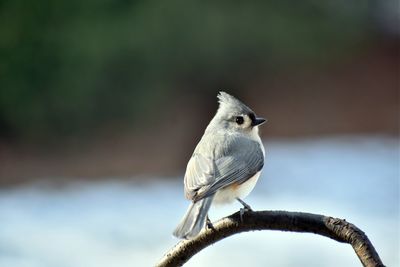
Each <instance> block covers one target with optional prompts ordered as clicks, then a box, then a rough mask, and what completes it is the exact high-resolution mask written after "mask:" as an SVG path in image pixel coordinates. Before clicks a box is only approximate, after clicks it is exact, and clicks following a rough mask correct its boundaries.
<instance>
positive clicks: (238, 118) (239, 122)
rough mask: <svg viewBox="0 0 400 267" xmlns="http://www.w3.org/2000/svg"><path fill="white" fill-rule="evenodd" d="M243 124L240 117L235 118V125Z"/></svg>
mask: <svg viewBox="0 0 400 267" xmlns="http://www.w3.org/2000/svg"><path fill="white" fill-rule="evenodd" d="M243 122H244V120H243V117H242V116H237V117H236V123H237V124H239V125H241V124H243Z"/></svg>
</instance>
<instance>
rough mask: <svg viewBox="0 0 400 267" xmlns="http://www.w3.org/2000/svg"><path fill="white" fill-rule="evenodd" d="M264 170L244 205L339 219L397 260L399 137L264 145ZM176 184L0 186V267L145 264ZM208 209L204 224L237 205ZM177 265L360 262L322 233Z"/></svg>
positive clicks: (215, 249)
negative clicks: (57, 186) (208, 212)
mask: <svg viewBox="0 0 400 267" xmlns="http://www.w3.org/2000/svg"><path fill="white" fill-rule="evenodd" d="M265 145H266V150H267V164H266V166H265V168H264V173H263V176H262V177H261V179H260V181H259V184H258V185H257V187H256V189H255V190H254V191H253V193H252V194H251V195H250V196H249V197H248V198H247V199H246V201H247V202H248V203H249V204H251V206H252V207H253V209H255V210H264V209H270V210H290V211H305V212H312V213H321V214H325V215H331V216H336V217H340V218H345V219H346V220H348V221H350V222H352V223H354V224H355V225H357V226H358V227H360V228H361V229H362V230H363V231H365V232H366V233H367V235H368V237H369V238H370V240H371V241H372V243H373V244H374V245H375V248H376V249H377V251H378V252H379V254H380V256H381V258H382V260H383V261H384V263H385V264H386V265H387V266H400V264H399V238H400V236H399V229H400V227H399V179H400V178H399V140H398V139H393V138H385V137H354V136H353V137H335V138H324V139H317V140H315V139H314V140H311V139H309V140H297V141H287V140H274V141H267V142H266V144H265ZM182 190H183V189H182V180H181V178H179V179H175V180H172V179H169V180H167V181H165V180H162V179H158V180H157V179H149V182H148V183H140V184H138V183H133V182H132V183H122V182H102V183H93V184H72V185H68V186H66V187H63V188H58V189H55V188H51V187H48V186H45V185H43V184H37V185H32V186H26V187H20V188H16V189H8V190H6V189H3V190H0V266H1V267H36V266H37V267H39V266H40V267H71V266H73V267H102V266H107V267H108V266H117V267H119V266H121V267H125V266H152V265H154V264H155V263H156V262H157V260H158V259H159V258H161V256H162V255H163V253H164V252H165V251H166V250H168V249H169V248H170V247H172V246H173V245H174V244H175V243H176V242H177V240H176V239H175V238H173V237H172V235H171V232H172V230H173V228H174V227H175V225H176V224H177V223H178V221H179V220H180V218H181V216H182V215H183V213H184V212H185V211H186V208H187V205H188V202H187V201H185V199H184V197H183V191H182ZM239 207H240V205H239V204H236V203H235V204H232V205H231V206H223V207H216V208H212V210H211V212H210V217H211V219H214V220H215V219H218V218H220V217H222V216H225V215H228V214H230V213H232V212H234V211H237V210H238V209H239ZM187 266H360V263H359V261H358V259H357V258H356V256H355V254H354V252H353V250H352V248H351V247H350V246H349V245H346V244H340V243H337V242H335V241H333V240H330V239H328V238H325V237H320V236H316V235H312V234H294V233H283V232H271V231H263V232H254V233H243V234H240V235H236V236H233V237H230V238H228V239H225V240H223V241H221V242H219V243H217V244H215V245H213V246H211V247H208V248H206V249H205V250H203V251H202V252H200V253H199V254H198V255H196V256H195V257H193V258H192V259H191V260H190V261H189V262H188V264H187Z"/></svg>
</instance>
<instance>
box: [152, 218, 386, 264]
mask: <svg viewBox="0 0 400 267" xmlns="http://www.w3.org/2000/svg"><path fill="white" fill-rule="evenodd" d="M213 225H214V229H205V230H203V231H202V232H201V233H200V234H199V235H198V236H197V237H196V238H194V239H192V240H182V241H180V242H179V243H178V244H176V245H175V247H173V248H172V249H171V250H170V251H168V252H167V253H166V254H165V255H164V257H163V258H162V259H161V260H160V261H159V263H158V264H157V265H156V266H158V267H165V266H182V265H183V264H184V263H185V262H187V261H188V260H189V259H190V258H191V257H192V256H194V255H195V254H196V253H198V252H199V251H200V250H202V249H203V248H205V247H207V246H209V245H211V244H213V243H215V242H218V241H219V240H222V239H224V238H226V237H228V236H231V235H234V234H237V233H241V232H247V231H255V230H280V231H290V232H305V233H314V234H318V235H323V236H326V237H329V238H332V239H334V240H336V241H338V242H343V243H348V244H350V245H351V246H352V247H353V249H354V251H355V253H356V254H357V256H358V258H359V259H360V261H361V263H362V265H363V266H366V267H372V266H374V267H375V266H384V265H383V263H382V261H381V259H380V258H379V255H378V253H377V252H376V250H375V248H374V246H373V245H372V243H371V242H370V241H369V239H368V237H367V236H366V235H365V233H364V232H363V231H361V230H360V229H359V228H357V227H356V226H355V225H353V224H351V223H349V222H346V220H342V219H336V218H332V217H328V216H324V215H318V214H311V213H303V212H288V211H248V212H246V213H245V214H244V215H243V220H242V221H241V220H240V214H239V212H236V213H234V214H232V215H230V216H228V217H225V218H223V219H221V220H219V221H217V222H215V223H213Z"/></svg>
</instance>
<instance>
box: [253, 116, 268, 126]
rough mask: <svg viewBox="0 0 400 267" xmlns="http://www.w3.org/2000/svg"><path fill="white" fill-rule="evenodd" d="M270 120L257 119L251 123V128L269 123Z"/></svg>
mask: <svg viewBox="0 0 400 267" xmlns="http://www.w3.org/2000/svg"><path fill="white" fill-rule="evenodd" d="M267 121H268V120H266V119H264V118H255V119H254V120H253V121H252V122H251V126H257V125H261V124H263V123H265V122H267Z"/></svg>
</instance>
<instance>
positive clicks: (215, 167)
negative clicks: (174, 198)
mask: <svg viewBox="0 0 400 267" xmlns="http://www.w3.org/2000/svg"><path fill="white" fill-rule="evenodd" d="M218 99H219V108H218V111H217V113H216V114H215V116H214V118H213V119H212V120H211V122H210V123H209V124H208V126H207V128H206V130H205V132H204V135H203V137H202V138H201V140H200V142H199V143H198V144H197V146H196V148H195V150H194V152H193V155H192V157H191V158H190V160H189V162H188V165H187V167H186V173H185V178H184V184H185V196H186V198H187V199H189V200H191V201H192V203H191V204H190V206H189V209H188V211H187V213H186V215H185V216H184V217H183V219H182V221H181V222H180V224H179V225H178V226H177V227H176V229H175V231H174V233H173V234H174V236H176V237H178V238H184V239H191V238H194V237H195V236H197V235H198V234H199V232H200V231H201V229H202V228H203V227H205V225H206V220H208V215H207V214H208V210H209V209H210V206H211V204H212V203H230V202H233V201H235V200H238V201H239V202H240V203H241V204H242V205H243V206H244V208H245V209H248V210H250V206H249V205H247V204H246V203H245V202H243V200H241V198H244V197H246V196H247V195H248V194H249V193H250V192H251V191H252V190H253V188H254V186H255V184H256V183H257V180H258V178H259V176H260V173H261V169H262V168H263V166H264V154H265V152H264V147H263V144H262V142H261V139H260V136H259V133H258V126H259V125H261V124H262V123H264V122H265V121H266V120H265V119H263V118H258V117H257V116H256V114H255V113H254V112H253V111H252V110H251V109H250V108H249V107H247V106H246V105H245V104H243V103H242V102H240V101H239V100H237V99H236V98H234V97H233V96H231V95H229V94H227V93H225V92H220V93H219V95H218ZM241 211H243V210H241Z"/></svg>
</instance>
